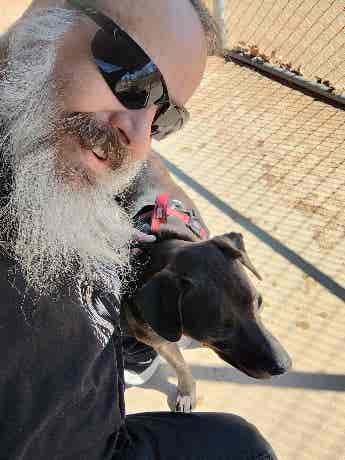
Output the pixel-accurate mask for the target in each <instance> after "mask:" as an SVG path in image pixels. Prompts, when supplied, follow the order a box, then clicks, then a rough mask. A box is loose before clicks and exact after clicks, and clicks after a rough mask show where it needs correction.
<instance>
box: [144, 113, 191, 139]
mask: <svg viewBox="0 0 345 460" xmlns="http://www.w3.org/2000/svg"><path fill="white" fill-rule="evenodd" d="M188 120H189V113H188V112H187V110H185V109H183V108H181V107H177V106H175V105H170V106H168V107H166V108H165V109H162V110H161V111H160V112H158V113H157V115H156V118H155V120H154V122H153V124H152V130H151V134H152V137H153V138H154V139H155V140H157V141H161V140H163V139H165V138H166V137H167V136H169V134H172V133H174V132H176V131H178V130H180V129H182V128H183V126H184V125H185V124H186V123H187V121H188Z"/></svg>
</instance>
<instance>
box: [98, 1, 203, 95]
mask: <svg viewBox="0 0 345 460" xmlns="http://www.w3.org/2000/svg"><path fill="white" fill-rule="evenodd" d="M97 4H98V6H99V8H100V9H101V11H102V12H103V13H105V14H107V15H109V16H110V17H111V18H112V19H114V20H115V21H117V22H118V23H119V25H120V26H122V27H123V28H124V29H125V30H126V31H127V32H128V33H129V34H130V35H131V36H132V37H133V38H134V39H135V40H136V41H137V42H138V43H139V44H140V45H141V46H142V47H143V48H144V49H145V51H146V52H147V54H148V55H149V56H150V57H151V58H152V60H153V61H154V62H155V63H156V64H157V66H158V67H159V69H160V70H161V72H162V74H163V75H164V77H165V79H166V81H167V85H168V88H169V91H170V92H171V95H172V97H174V98H175V99H176V102H178V103H180V104H183V103H185V101H186V100H187V99H189V97H190V96H191V95H192V94H193V92H194V91H195V89H196V87H197V86H198V85H199V83H200V79H201V77H202V74H203V72H204V68H205V63H206V55H207V52H206V40H205V36H204V32H203V28H202V25H201V23H200V20H199V17H198V14H197V13H196V11H195V10H194V8H193V6H192V4H191V3H190V1H189V0H178V1H171V0H126V2H123V1H120V0H100V1H98V2H97Z"/></svg>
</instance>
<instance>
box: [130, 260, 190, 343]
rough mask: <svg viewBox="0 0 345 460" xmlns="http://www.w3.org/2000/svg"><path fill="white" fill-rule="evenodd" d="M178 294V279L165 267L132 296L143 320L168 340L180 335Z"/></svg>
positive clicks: (175, 340) (179, 290)
mask: <svg viewBox="0 0 345 460" xmlns="http://www.w3.org/2000/svg"><path fill="white" fill-rule="evenodd" d="M180 295H181V288H180V283H179V280H178V279H177V277H176V275H174V273H173V272H171V271H170V270H168V269H166V268H165V269H163V270H162V271H161V272H159V273H157V274H156V275H154V276H153V277H152V278H151V279H150V280H149V281H148V282H147V283H146V284H144V286H143V287H142V288H141V289H140V290H139V291H138V292H137V294H136V295H135V297H134V302H135V304H136V305H137V306H138V307H139V308H140V310H141V312H142V314H143V318H144V319H145V321H147V322H148V324H149V325H150V326H151V327H152V329H153V330H154V331H155V332H157V334H159V335H160V336H161V337H163V338H165V339H167V340H169V341H170V342H177V341H178V340H179V339H180V338H181V335H182V317H181V306H180Z"/></svg>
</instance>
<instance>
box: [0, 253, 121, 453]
mask: <svg viewBox="0 0 345 460" xmlns="http://www.w3.org/2000/svg"><path fill="white" fill-rule="evenodd" d="M0 251H1V252H0V302H1V306H0V459H1V460H19V459H20V460H57V459H59V460H83V459H85V460H107V459H111V458H112V455H113V454H114V452H115V451H116V445H117V438H118V434H119V433H120V432H122V430H123V429H124V428H123V426H124V406H123V384H122V382H123V375H122V376H121V369H122V362H121V360H122V356H121V351H120V350H121V345H120V333H119V328H118V325H117V320H116V318H117V317H116V314H114V312H111V311H109V310H110V309H111V308H113V307H114V304H113V305H107V302H106V301H104V300H102V299H101V298H100V297H99V296H97V295H94V293H92V292H91V291H90V289H86V291H85V289H84V288H83V286H76V288H75V289H70V290H66V292H64V293H62V294H61V296H59V299H52V298H47V297H41V298H39V299H38V298H35V296H34V295H32V293H30V292H29V291H28V290H27V289H26V287H25V283H24V280H23V277H22V275H21V273H20V271H19V270H18V268H17V267H16V266H15V265H14V264H13V262H12V261H11V259H10V258H9V257H7V256H6V254H4V253H3V252H2V250H1V249H0ZM90 292H91V293H90ZM115 310H116V309H115ZM115 313H116V312H115ZM119 369H120V372H119Z"/></svg>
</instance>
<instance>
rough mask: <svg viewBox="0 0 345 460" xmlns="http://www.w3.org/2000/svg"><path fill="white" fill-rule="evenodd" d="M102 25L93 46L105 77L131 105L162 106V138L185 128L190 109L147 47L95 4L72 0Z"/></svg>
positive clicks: (158, 132)
mask: <svg viewBox="0 0 345 460" xmlns="http://www.w3.org/2000/svg"><path fill="white" fill-rule="evenodd" d="M68 2H69V3H70V4H71V5H72V6H73V7H75V8H77V9H79V10H81V11H82V12H83V13H85V14H86V15H87V16H88V17H89V18H90V19H92V20H93V21H94V22H95V23H96V24H97V25H99V26H100V27H101V29H100V30H99V31H98V32H97V33H96V35H95V36H94V38H93V40H92V43H91V50H92V54H93V57H94V60H95V63H96V65H97V67H98V69H99V71H100V72H101V74H102V76H103V78H104V80H105V81H106V83H107V84H108V86H109V88H110V89H111V91H112V92H113V94H114V95H115V96H116V97H117V99H118V100H119V101H120V102H121V104H122V105H124V106H125V107H126V108H127V109H130V110H138V109H144V108H145V107H149V106H150V105H152V104H154V105H157V106H158V107H159V108H158V110H157V113H156V115H155V118H154V120H153V123H152V128H151V135H152V137H153V138H154V139H156V140H162V139H164V138H165V137H167V136H168V135H169V134H171V133H173V132H175V131H178V130H179V129H181V128H182V127H183V126H184V125H185V124H186V123H187V121H188V120H189V113H188V111H187V110H186V109H185V108H184V107H180V106H178V105H176V104H174V102H173V101H172V100H171V99H170V97H169V93H168V88H167V85H166V83H165V81H164V78H163V75H162V74H161V72H160V71H159V69H158V67H157V66H156V65H155V63H154V62H152V60H151V59H150V57H149V56H148V55H147V54H146V53H145V51H144V50H143V49H142V48H141V47H140V46H139V45H138V44H137V43H136V42H135V41H134V40H133V39H132V38H131V37H130V36H129V35H128V34H127V33H126V32H125V31H124V30H123V29H121V28H120V27H119V26H118V25H117V24H115V22H114V21H113V20H112V19H110V18H109V17H107V16H105V15H104V14H102V13H101V12H100V11H98V10H96V9H95V8H93V6H92V5H90V3H89V2H88V1H86V0H68Z"/></svg>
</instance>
